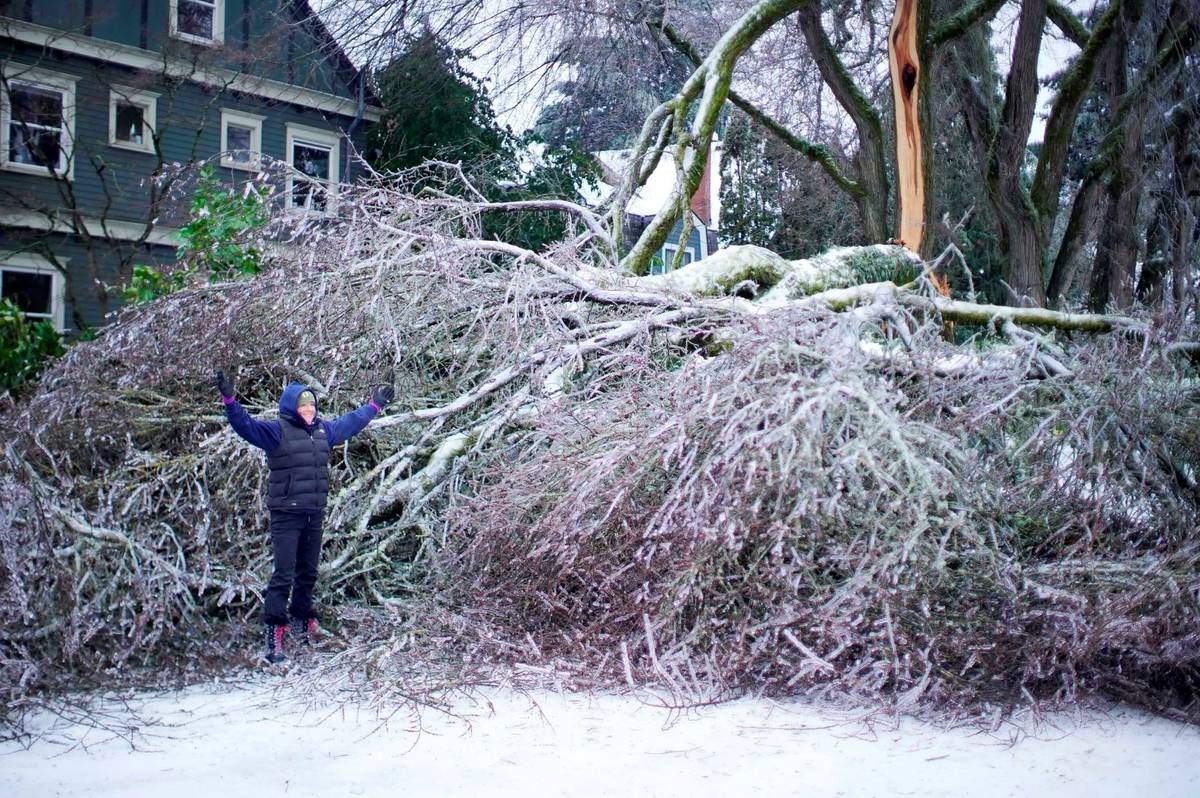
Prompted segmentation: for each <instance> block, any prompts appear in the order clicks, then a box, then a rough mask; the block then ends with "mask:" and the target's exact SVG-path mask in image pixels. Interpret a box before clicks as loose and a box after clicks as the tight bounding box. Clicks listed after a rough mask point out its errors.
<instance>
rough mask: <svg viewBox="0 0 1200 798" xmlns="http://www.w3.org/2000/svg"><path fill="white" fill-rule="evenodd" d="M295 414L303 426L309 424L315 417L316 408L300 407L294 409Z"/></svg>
mask: <svg viewBox="0 0 1200 798" xmlns="http://www.w3.org/2000/svg"><path fill="white" fill-rule="evenodd" d="M296 413H297V414H298V415H299V416H300V418H302V419H304V423H305V424H311V423H312V422H313V419H314V418H316V417H317V408H315V407H313V406H312V405H300V406H299V407H297V408H296Z"/></svg>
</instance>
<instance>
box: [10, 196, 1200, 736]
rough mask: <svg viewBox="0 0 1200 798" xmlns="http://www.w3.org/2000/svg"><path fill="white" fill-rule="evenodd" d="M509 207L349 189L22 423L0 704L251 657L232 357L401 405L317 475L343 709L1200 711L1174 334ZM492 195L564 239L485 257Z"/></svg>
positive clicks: (264, 374)
mask: <svg viewBox="0 0 1200 798" xmlns="http://www.w3.org/2000/svg"><path fill="white" fill-rule="evenodd" d="M528 205H529V204H528V203H525V204H523V205H522V207H519V208H518V207H513V208H505V207H502V206H497V205H496V204H494V203H482V202H474V201H471V200H470V199H455V198H452V197H450V196H447V195H444V194H436V195H426V196H422V197H417V196H413V195H412V194H409V193H405V192H403V191H400V190H398V189H395V188H393V187H390V186H389V185H385V184H379V185H372V186H365V187H362V188H359V189H355V190H354V191H353V192H352V193H351V192H348V193H347V194H346V195H345V196H343V197H342V198H341V199H340V212H339V215H338V217H337V218H336V219H325V218H323V219H321V220H319V221H316V222H312V223H305V224H301V225H299V226H295V225H294V223H289V224H293V226H292V227H289V228H287V229H283V228H280V227H276V228H274V229H273V230H272V231H270V233H269V235H270V236H271V238H270V241H269V242H268V243H269V244H270V246H271V247H272V248H273V251H274V252H275V256H274V257H275V263H274V266H273V267H272V268H271V269H270V270H269V271H268V272H266V273H265V274H263V275H261V276H259V277H257V278H255V279H253V280H248V281H240V282H230V283H222V284H215V285H204V286H199V287H195V288H191V289H188V290H185V291H182V292H179V293H176V294H172V295H170V296H167V297H164V298H161V299H159V300H157V301H155V302H153V303H150V304H149V305H146V306H140V307H136V308H130V309H127V310H125V311H123V312H122V314H121V316H120V317H119V318H118V320H117V321H116V323H114V324H113V325H111V326H110V327H108V328H106V329H105V330H104V332H103V334H101V335H100V336H99V338H98V339H97V340H95V341H92V342H86V343H80V344H78V345H76V346H74V347H72V349H71V351H70V352H69V354H68V355H67V356H66V357H65V358H64V359H63V360H62V361H61V362H59V363H58V364H57V365H56V366H55V367H53V368H52V369H50V370H49V371H48V372H47V373H46V374H45V375H44V376H43V378H42V381H41V383H40V385H39V387H38V390H37V391H36V393H34V394H33V395H32V396H31V397H29V398H28V400H26V401H24V402H22V403H21V404H19V405H18V406H17V407H15V408H14V409H12V410H10V411H9V412H7V413H6V414H5V415H4V417H3V418H2V419H0V424H2V425H3V431H4V438H5V440H6V446H5V450H4V457H3V466H2V467H0V498H2V499H3V501H2V506H3V511H2V512H0V624H2V626H3V630H4V634H3V636H2V637H0V702H3V703H2V705H3V706H6V707H7V709H6V710H5V714H7V715H8V716H9V717H13V716H16V715H19V714H20V711H21V708H22V707H24V706H27V705H28V702H29V700H31V697H34V696H37V695H38V694H40V693H43V692H45V691H48V690H50V691H52V690H57V689H63V688H65V687H68V686H72V687H78V686H81V685H88V684H103V685H108V686H112V685H116V684H133V683H145V682H153V683H157V682H161V681H162V680H164V679H170V680H180V679H188V678H191V677H192V676H194V675H195V674H198V673H203V672H207V670H208V669H210V668H212V667H214V666H219V667H229V666H231V665H239V664H245V663H246V662H247V661H248V658H249V657H250V656H252V654H253V647H254V643H253V642H252V638H251V637H250V636H248V635H244V634H239V631H240V630H244V628H245V626H246V625H247V624H250V623H253V621H254V617H255V614H256V613H257V611H258V608H259V594H260V591H261V589H262V587H263V585H264V583H265V580H266V578H267V577H268V576H269V552H268V549H269V546H268V542H267V537H266V533H265V509H264V504H263V483H264V476H265V465H264V463H263V458H262V456H261V453H259V452H258V451H257V450H254V449H252V448H250V447H249V446H247V445H246V444H244V443H243V442H241V441H240V440H239V439H238V438H236V436H234V435H233V434H232V432H231V431H230V430H229V429H228V426H227V424H226V423H225V422H224V418H223V415H222V414H221V413H220V404H219V402H218V401H217V398H216V394H215V391H214V388H213V385H212V379H211V377H212V372H213V369H214V368H217V367H222V368H224V369H225V370H226V371H227V372H229V373H231V374H232V375H235V376H236V379H237V384H238V389H239V395H240V396H239V398H240V399H241V400H242V402H243V404H244V405H246V406H247V408H248V409H249V410H250V412H251V413H252V414H257V415H261V416H264V417H266V416H270V415H271V414H272V413H274V412H275V410H274V404H275V401H276V397H277V396H278V393H279V391H280V390H281V388H282V387H283V385H284V384H286V382H288V381H289V380H292V379H301V380H304V381H307V382H308V383H310V384H311V385H313V386H314V387H315V388H316V390H317V392H318V394H319V397H320V404H321V406H322V409H323V413H324V414H326V415H329V414H332V413H338V412H344V411H345V410H349V409H351V408H353V407H354V406H356V405H357V404H359V403H360V402H361V401H362V400H363V399H364V398H365V397H366V396H367V395H368V393H369V389H370V386H372V385H373V384H376V383H378V382H380V381H381V380H384V379H392V380H393V381H394V382H395V384H396V387H397V395H398V397H399V399H398V401H397V402H396V403H395V404H394V405H393V406H392V407H390V408H389V411H388V413H387V414H386V415H385V416H384V417H383V418H381V419H378V420H376V421H375V422H374V423H373V424H372V425H371V427H370V428H369V429H368V431H367V432H366V433H364V434H363V435H361V436H359V437H358V438H356V439H355V440H354V441H352V442H351V443H350V444H349V445H348V446H346V447H345V448H344V449H343V450H340V451H338V452H336V453H335V458H334V462H333V464H332V470H333V487H332V490H331V496H330V505H329V509H328V512H327V519H326V530H327V531H326V538H325V541H326V542H325V550H324V555H323V557H324V562H323V566H322V580H321V583H320V585H319V590H320V591H322V592H321V595H320V600H321V601H322V603H323V605H324V606H326V607H330V608H339V607H341V608H348V609H346V611H345V613H344V614H343V615H344V618H345V619H346V628H347V630H348V632H347V633H348V634H349V635H350V637H351V644H350V646H349V648H348V649H347V651H345V652H343V654H341V655H339V656H338V657H337V658H336V662H337V666H338V667H339V668H342V672H343V673H344V674H349V675H348V676H347V677H346V678H347V679H349V681H350V682H352V683H354V684H356V685H358V687H359V689H365V688H363V685H364V684H365V685H366V687H367V688H371V687H378V688H379V689H381V690H383V689H385V685H391V686H392V687H391V688H390V689H397V690H399V693H398V694H399V695H404V696H408V697H411V695H412V692H411V691H409V692H407V693H406V692H405V690H404V687H403V684H404V683H405V680H406V679H407V680H409V681H408V683H410V684H411V683H412V682H411V680H412V679H414V678H415V677H414V674H415V673H417V672H419V671H420V670H421V669H419V668H414V667H413V663H414V662H418V663H423V664H424V665H427V666H428V668H437V667H444V668H460V669H462V668H464V667H465V666H464V663H468V664H469V667H470V669H471V671H472V672H477V669H478V668H479V666H480V664H481V663H483V664H486V665H487V666H488V667H495V666H500V665H504V666H520V667H522V668H526V669H535V670H538V669H540V670H542V671H545V672H555V673H559V674H565V675H566V677H567V678H569V679H570V681H572V682H573V683H576V684H591V685H601V684H607V685H614V684H615V685H620V684H644V683H649V682H652V683H654V684H657V685H662V686H666V687H668V688H670V689H673V690H675V691H676V692H677V693H678V694H680V695H681V696H693V697H695V696H709V697H711V696H713V695H729V694H733V693H735V692H737V691H742V690H766V691H770V692H774V693H789V692H797V691H810V690H814V689H816V690H826V691H836V692H837V693H838V694H840V695H853V696H857V697H858V698H860V699H862V700H865V701H871V702H883V703H887V704H891V705H895V706H899V707H902V708H912V709H915V708H918V707H940V708H943V709H948V710H954V711H963V712H967V713H972V714H980V713H988V712H992V711H994V710H996V709H997V708H999V709H1000V710H1004V709H1007V708H1010V707H1012V706H1015V705H1017V704H1021V703H1027V702H1030V701H1035V702H1039V701H1050V702H1052V703H1053V702H1063V701H1069V700H1074V699H1076V698H1078V697H1080V696H1086V695H1091V694H1095V693H1097V692H1104V693H1107V694H1115V695H1119V696H1121V697H1124V698H1127V699H1129V700H1134V701H1139V702H1141V703H1145V704H1147V705H1149V706H1152V707H1154V708H1155V709H1157V710H1159V711H1162V712H1168V713H1173V714H1176V715H1178V716H1179V717H1183V718H1187V719H1189V720H1196V719H1198V718H1200V704H1198V703H1197V700H1196V696H1197V687H1198V685H1200V670H1198V668H1200V607H1198V606H1197V604H1198V602H1200V577H1198V576H1197V574H1198V573H1200V568H1198V559H1200V544H1198V542H1197V529H1196V521H1195V519H1196V518H1197V514H1198V512H1200V489H1198V488H1197V477H1198V475H1200V439H1198V436H1197V432H1196V430H1197V429H1200V424H1198V423H1197V422H1198V420H1200V419H1198V414H1200V409H1198V408H1200V404H1198V398H1200V396H1198V387H1197V381H1196V368H1195V362H1194V361H1193V360H1192V359H1191V357H1192V356H1193V355H1194V351H1195V345H1194V344H1191V343H1189V342H1190V341H1193V340H1195V338H1196V332H1197V331H1196V329H1195V327H1194V325H1193V326H1186V325H1182V324H1174V325H1172V324H1168V323H1166V322H1163V321H1161V320H1160V321H1153V320H1136V319H1130V318H1124V317H1105V316H1088V315H1079V316H1073V315H1070V314H1060V313H1051V312H1047V311H1042V310H1039V309H1020V308H999V307H990V306H985V305H978V304H974V303H970V302H963V301H958V300H951V299H948V298H944V297H940V296H938V295H937V294H936V293H935V292H933V291H932V290H931V289H930V288H929V286H928V284H927V282H926V281H925V280H924V278H923V277H921V276H917V277H916V279H913V274H917V275H920V274H921V272H922V264H919V263H914V262H913V261H912V259H911V258H910V257H909V256H907V255H905V254H904V252H903V251H902V250H900V249H898V248H894V247H868V248H847V249H844V250H838V251H836V252H832V253H826V255H823V256H821V257H819V258H815V259H812V260H809V261H799V262H788V261H784V260H782V259H779V258H777V257H776V256H773V255H771V254H770V253H766V252H765V251H763V250H756V249H754V248H733V249H731V250H727V251H725V252H724V253H719V254H718V255H716V256H714V257H711V258H709V259H706V260H704V261H701V262H699V263H696V264H691V265H689V266H687V267H685V268H683V269H681V270H678V271H676V272H672V273H670V274H667V275H658V276H646V277H635V276H632V275H628V274H622V273H621V272H620V271H619V270H618V268H617V266H616V260H615V254H614V248H613V244H612V241H611V240H609V238H608V236H607V234H606V232H605V229H604V228H603V226H602V225H601V223H600V222H599V221H597V219H596V218H595V217H593V216H592V215H591V214H590V213H589V212H588V211H587V210H585V209H582V208H574V207H568V206H566V205H565V204H563V203H556V204H555V206H554V207H545V208H542V207H537V208H529V207H526V206H528ZM509 210H513V211H526V210H538V211H563V210H566V211H568V212H569V213H570V214H571V215H572V219H573V223H574V225H575V227H574V229H573V234H574V236H575V237H574V238H571V239H569V240H567V241H565V242H563V243H562V244H560V245H559V246H557V247H556V248H555V249H553V250H551V251H548V252H544V253H535V252H529V251H526V250H522V249H520V248H517V247H514V246H512V245H509V244H505V243H503V242H499V241H493V240H486V239H484V238H483V237H482V236H481V234H480V230H481V225H480V217H481V215H482V214H483V213H485V212H487V213H495V212H506V211H509ZM281 224H283V222H281ZM259 243H264V242H259ZM264 245H266V243H264ZM889 277H890V278H891V279H888V278H889ZM864 279H871V280H872V282H869V283H866V284H864V283H863V280H864ZM950 320H952V321H956V322H958V324H959V325H960V327H959V329H958V331H957V333H958V335H959V336H960V337H962V336H963V335H964V330H965V329H968V328H970V326H971V325H975V326H974V327H973V329H975V330H976V331H977V332H978V334H977V335H975V336H973V337H970V338H969V339H968V340H967V341H966V343H963V344H954V343H950V342H948V341H946V340H945V337H944V336H943V334H942V332H943V323H944V322H946V321H950ZM1104 331H1111V332H1113V334H1111V335H1092V334H1090V333H1091V332H1104ZM364 612H366V613H367V614H368V615H370V618H371V619H372V620H370V621H369V622H368V621H365V620H361V619H362V618H363V617H364V616H363V613H364ZM353 618H359V619H360V620H359V621H354V620H353ZM389 619H390V620H389ZM355 629H360V630H362V634H361V635H360V636H359V637H355V636H354V635H355V633H354V630H355ZM389 630H391V631H390V632H389ZM322 673H323V676H325V677H328V676H329V674H328V672H325V671H322ZM364 680H365V681H364ZM435 681H436V680H435ZM441 683H442V682H439V684H441ZM398 684H399V685H400V686H399V687H396V685H398Z"/></svg>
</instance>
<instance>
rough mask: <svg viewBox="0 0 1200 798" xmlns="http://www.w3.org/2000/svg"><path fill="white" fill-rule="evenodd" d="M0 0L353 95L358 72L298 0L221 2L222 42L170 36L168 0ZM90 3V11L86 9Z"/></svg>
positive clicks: (143, 44)
mask: <svg viewBox="0 0 1200 798" xmlns="http://www.w3.org/2000/svg"><path fill="white" fill-rule="evenodd" d="M32 6H33V7H32V13H31V14H29V15H26V13H25V11H26V4H25V2H24V0H10V1H9V2H7V3H4V2H3V1H2V0H0V14H4V15H6V16H11V17H14V18H16V19H20V20H23V21H25V22H32V23H34V24H36V25H42V26H44V27H47V28H54V29H56V30H61V31H69V32H71V33H77V34H81V35H85V36H88V37H90V38H92V39H96V40H99V41H107V42H115V43H117V44H122V45H125V46H128V47H137V48H141V49H144V50H151V51H153V52H168V53H175V54H179V55H187V54H188V53H198V54H199V56H200V58H201V59H203V60H204V61H205V62H208V63H213V64H220V65H223V66H226V67H228V68H231V69H237V70H239V71H242V72H246V73H248V74H254V75H261V76H263V77H268V78H272V79H274V80H279V81H283V82H286V83H291V84H294V85H298V86H304V87H306V88H310V89H316V90H318V91H323V92H328V93H330V94H336V95H341V96H347V97H353V96H355V93H356V90H357V89H356V85H355V77H356V76H355V75H353V74H352V69H351V68H350V67H349V65H348V64H346V63H344V62H343V59H342V58H341V56H340V54H338V53H337V52H336V50H335V48H334V45H333V43H332V42H331V41H329V39H328V35H327V34H326V33H325V32H324V30H323V29H322V28H321V27H320V24H319V23H318V22H316V21H315V20H313V19H312V18H311V16H310V12H309V7H308V4H307V3H304V2H299V0H223V10H224V17H223V20H224V25H223V30H224V36H223V41H222V43H221V45H220V46H212V47H210V46H207V45H197V44H193V43H190V42H187V41H183V40H181V39H179V38H177V37H173V36H172V35H171V33H170V30H171V26H170V22H171V20H170V8H171V3H170V0H145V2H143V0H94V1H93V2H90V3H85V2H84V0H37V2H34V3H33V4H32ZM89 7H90V8H91V14H90V15H88V14H87V13H86V10H87V8H89Z"/></svg>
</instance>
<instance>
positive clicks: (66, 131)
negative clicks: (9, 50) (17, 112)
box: [0, 61, 78, 180]
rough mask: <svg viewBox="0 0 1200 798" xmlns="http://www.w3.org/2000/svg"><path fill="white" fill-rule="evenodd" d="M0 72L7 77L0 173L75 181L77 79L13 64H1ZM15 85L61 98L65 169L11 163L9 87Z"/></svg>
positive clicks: (1, 93)
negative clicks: (53, 92) (55, 94)
mask: <svg viewBox="0 0 1200 798" xmlns="http://www.w3.org/2000/svg"><path fill="white" fill-rule="evenodd" d="M0 70H2V71H3V74H4V84H3V86H0V169H4V170H6V171H10V172H20V173H22V174H27V175H36V176H38V177H61V178H64V179H66V180H73V179H74V178H75V157H74V156H75V84H76V82H77V81H78V78H75V77H73V76H71V75H64V74H62V73H60V72H51V71H50V70H47V69H41V68H39V67H31V66H26V65H25V64H18V63H15V62H11V61H10V62H6V63H3V64H0ZM14 83H15V84H17V85H20V86H29V87H31V88H35V89H41V90H42V91H55V92H58V93H60V94H61V95H62V104H63V111H62V115H63V140H62V141H61V142H60V151H61V153H62V159H63V160H64V161H65V162H66V168H65V169H64V168H59V169H54V170H52V169H50V168H49V167H45V166H34V165H33V164H25V163H14V162H12V161H10V160H9V159H8V145H9V123H10V122H11V121H12V101H11V99H10V98H9V96H8V93H9V87H10V86H11V85H12V84H14Z"/></svg>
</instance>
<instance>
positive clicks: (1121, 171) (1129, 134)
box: [1088, 2, 1147, 312]
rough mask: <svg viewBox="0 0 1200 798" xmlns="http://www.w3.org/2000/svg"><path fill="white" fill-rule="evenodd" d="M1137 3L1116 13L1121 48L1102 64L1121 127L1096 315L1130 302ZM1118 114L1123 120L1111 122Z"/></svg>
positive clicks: (1139, 118)
mask: <svg viewBox="0 0 1200 798" xmlns="http://www.w3.org/2000/svg"><path fill="white" fill-rule="evenodd" d="M1141 14H1142V4H1141V2H1129V3H1127V4H1126V5H1125V7H1124V8H1123V9H1122V12H1121V20H1120V26H1119V34H1118V35H1119V38H1120V40H1121V41H1122V43H1123V46H1120V47H1117V48H1115V49H1113V50H1112V53H1111V56H1110V58H1109V59H1108V61H1107V64H1106V70H1105V79H1106V82H1107V84H1108V107H1109V108H1111V109H1113V115H1114V120H1113V124H1114V125H1120V126H1121V139H1120V144H1119V145H1118V149H1117V153H1116V156H1117V157H1116V162H1115V164H1114V165H1113V172H1112V176H1111V177H1110V178H1109V181H1108V185H1107V186H1106V188H1105V195H1106V197H1107V206H1106V208H1105V214H1104V224H1103V225H1102V226H1101V230H1100V240H1099V242H1098V244H1097V249H1096V262H1095V264H1094V266H1093V271H1092V285H1091V291H1090V293H1089V297H1088V305H1089V307H1091V308H1092V310H1094V311H1097V312H1101V311H1103V310H1104V309H1105V308H1106V307H1108V306H1109V305H1110V304H1111V305H1112V306H1113V307H1116V308H1120V309H1125V308H1128V307H1129V306H1130V305H1132V304H1133V289H1134V269H1135V267H1136V265H1137V254H1138V240H1137V213H1138V207H1139V206H1140V204H1141V196H1142V185H1143V182H1144V174H1143V163H1144V161H1145V155H1144V153H1143V151H1142V128H1143V121H1144V117H1145V114H1146V107H1147V97H1146V96H1142V97H1140V98H1139V99H1138V101H1137V102H1135V103H1133V105H1132V106H1128V105H1127V104H1126V103H1123V102H1122V100H1123V99H1125V97H1126V95H1127V94H1128V92H1129V42H1130V40H1131V39H1132V38H1133V35H1134V31H1135V29H1136V28H1137V25H1138V22H1139V21H1140V19H1141ZM1121 110H1124V113H1123V114H1121V117H1122V118H1116V117H1117V115H1118V114H1119V113H1120V111H1121Z"/></svg>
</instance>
